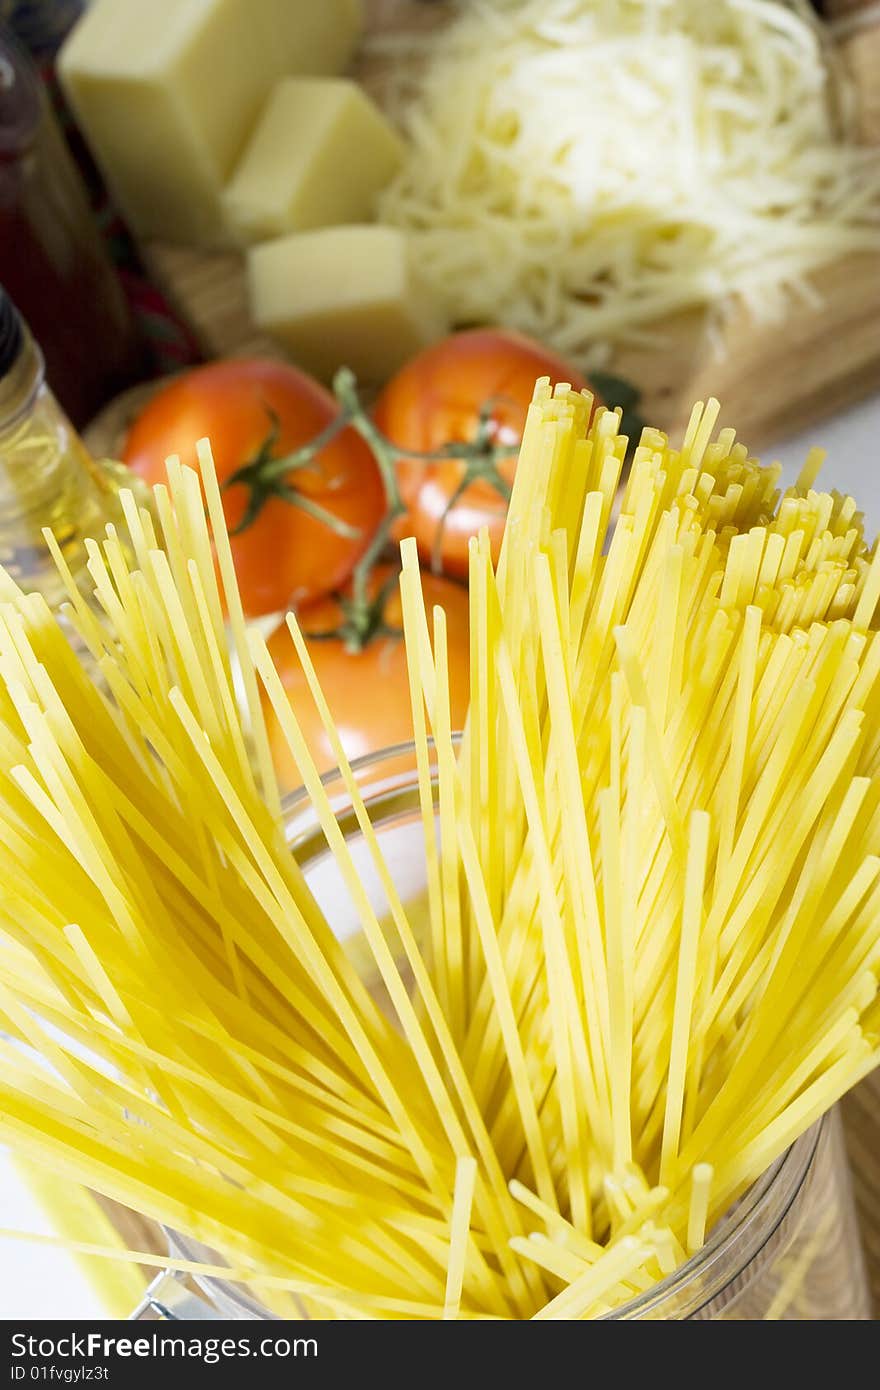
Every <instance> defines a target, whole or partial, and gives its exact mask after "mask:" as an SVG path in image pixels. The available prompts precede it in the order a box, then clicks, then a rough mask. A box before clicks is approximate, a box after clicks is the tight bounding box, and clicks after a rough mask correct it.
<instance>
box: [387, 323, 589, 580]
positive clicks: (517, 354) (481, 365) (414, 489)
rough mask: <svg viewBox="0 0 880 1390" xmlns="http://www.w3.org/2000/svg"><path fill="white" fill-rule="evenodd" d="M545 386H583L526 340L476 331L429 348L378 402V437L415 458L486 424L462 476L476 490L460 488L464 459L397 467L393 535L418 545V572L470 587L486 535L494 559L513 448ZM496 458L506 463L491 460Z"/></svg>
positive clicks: (470, 437) (465, 439) (405, 462)
mask: <svg viewBox="0 0 880 1390" xmlns="http://www.w3.org/2000/svg"><path fill="white" fill-rule="evenodd" d="M541 376H549V377H550V379H551V382H552V383H554V384H555V383H556V382H559V381H566V382H568V383H569V384H570V385H571V386H572V387H574V389H575V390H582V389H583V388H584V387H586V385H587V382H586V380H585V379H584V377H583V376H582V375H581V373H580V372H578V371H576V370H575V368H574V367H572V366H571V365H570V364H569V363H566V362H564V361H563V360H562V358H560V357H557V356H556V355H555V353H552V352H550V351H549V350H548V349H547V348H545V347H542V346H541V344H540V343H536V342H534V341H532V340H531V339H530V338H526V337H525V336H524V335H523V334H521V333H514V332H512V331H509V330H507V329H501V328H476V329H469V330H467V331H465V332H462V333H454V334H453V335H452V336H451V337H449V338H446V339H444V340H443V341H442V342H439V343H436V344H435V345H434V346H433V347H429V348H427V349H426V350H425V351H424V352H422V353H420V354H419V355H418V357H415V358H413V360H412V361H411V362H409V363H407V365H406V366H404V367H403V368H402V369H401V370H400V371H399V372H398V373H397V375H396V376H394V377H393V378H392V380H391V381H390V382H389V383H388V385H387V386H386V387H385V389H384V391H383V392H382V393H381V395H380V396H379V399H378V401H377V402H376V406H375V410H374V418H375V421H376V424H377V425H378V426H379V429H380V430H381V431H382V433H383V434H384V435H385V436H386V438H387V439H389V440H390V441H391V443H392V444H394V445H395V446H396V447H397V448H399V449H401V450H408V451H413V452H414V453H435V452H438V451H442V449H443V447H444V446H445V445H446V444H450V443H463V444H466V443H471V442H473V441H474V440H475V439H478V438H479V437H480V431H481V415H482V437H483V439H484V440H485V443H486V450H485V455H484V458H483V459H482V460H481V459H479V458H478V459H477V461H476V467H474V465H473V464H472V465H471V472H470V474H469V475H467V476H469V477H470V478H472V479H473V481H467V482H466V474H465V468H466V464H465V463H464V462H463V461H462V459H460V458H455V457H452V458H442V459H441V460H439V461H437V462H430V463H426V462H421V461H419V460H417V459H408V458H405V457H403V458H401V459H400V460H399V462H398V464H397V481H398V486H399V488H400V493H401V499H402V501H403V503H404V504H405V506H406V508H407V516H406V517H404V518H403V519H402V520H401V522H400V523H398V526H397V534H398V535H404V534H407V535H414V536H415V538H416V541H417V542H418V547H419V554H420V555H421V557H422V560H423V562H425V563H434V562H436V561H437V560H439V562H440V567H441V568H442V570H443V572H444V573H446V574H451V575H455V576H457V577H459V578H464V577H466V576H467V570H468V539H469V538H470V537H471V536H473V535H475V534H476V533H477V532H478V531H479V530H480V529H481V528H482V527H483V526H488V528H489V534H490V538H491V541H492V552H493V556H494V558H496V559H497V556H498V551H499V549H500V546H501V537H502V535H503V532H504V522H505V519H506V516H507V493H508V492H509V487H510V484H511V483H512V481H513V475H514V472H515V469H516V454H515V447H516V446H517V445H518V444H519V443H520V441H521V439H522V432H523V428H524V426H525V421H526V413H527V411H528V406H529V402H530V401H531V399H532V393H533V391H534V388H535V381H536V379H537V378H538V377H541ZM496 449H500V450H501V451H503V452H504V453H505V455H506V456H504V457H501V456H497V455H496V456H495V457H493V453H492V451H493V450H496ZM465 483H466V485H465ZM463 485H464V486H463ZM462 488H463V490H461V491H460V492H459V489H462ZM450 503H451V504H452V505H451V507H450Z"/></svg>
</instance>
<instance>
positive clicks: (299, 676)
mask: <svg viewBox="0 0 880 1390" xmlns="http://www.w3.org/2000/svg"><path fill="white" fill-rule="evenodd" d="M422 590H423V593H424V597H425V606H426V609H427V612H428V621H429V623H430V621H431V610H432V608H433V607H434V606H435V605H439V606H440V607H441V608H443V609H444V610H445V612H446V627H447V642H448V651H449V685H450V690H449V695H450V709H451V715H452V727H453V728H454V729H460V728H462V726H463V724H464V720H465V716H466V715H467V708H468V701H469V697H470V692H469V684H468V666H469V661H468V658H469V647H468V596H467V591H466V590H465V589H463V588H462V587H461V585H459V584H454V583H452V582H451V581H450V580H448V579H441V578H438V577H437V576H436V575H431V574H424V573H423V574H422ZM368 593H369V595H370V598H371V599H373V600H375V599H376V598H377V597H378V596H380V595H382V594H383V593H384V601H383V602H381V604H380V607H379V610H378V611H376V612H375V614H374V616H373V619H372V627H373V631H372V632H367V633H366V634H363V635H362V640H363V645H362V646H361V647H360V649H359V650H358V649H352V639H353V638H355V637H356V633H355V631H354V625H353V624H352V622H351V619H350V617H349V614H348V613H347V611H346V606H347V604H348V603H349V602H350V600H349V599H348V598H346V597H343V599H342V600H340V599H339V598H336V597H333V598H329V597H328V598H323V599H319V600H318V601H317V603H313V604H310V606H309V607H308V608H306V609H304V610H303V611H302V612H300V613H299V615H298V621H299V624H300V627H301V629H302V631H303V634H304V636H305V637H306V640H307V643H308V649H309V655H310V657H311V659H312V661H313V663H314V666H315V671H316V673H317V676H318V679H319V681H320V683H321V687H322V689H323V691H324V694H325V696H326V698H327V703H328V705H329V706H330V712H331V714H332V715H333V719H334V721H335V723H336V727H337V729H338V731H339V735H340V737H341V739H342V746H343V748H344V749H345V753H346V756H347V757H348V758H349V759H354V758H359V757H361V756H362V755H363V754H365V753H374V752H377V751H379V750H380V749H382V748H388V747H390V746H392V745H393V744H397V743H405V742H407V741H408V740H409V739H411V738H412V736H413V726H412V712H411V707H410V696H409V679H408V675H407V666H406V647H405V645H404V641H403V633H402V631H401V628H402V615H401V602H400V589H399V586H398V584H397V580H396V573H395V571H394V569H393V568H392V567H391V566H389V565H379V566H377V568H376V569H375V570H374V571H373V573H372V575H371V576H370V582H369V586H368ZM331 633H332V634H333V635H332V636H331V635H328V634H331ZM269 652H270V655H271V657H272V660H273V662H274V664H275V667H276V669H277V671H278V673H279V675H280V676H281V680H282V683H283V685H284V688H285V690H286V692H287V695H288V698H289V699H290V703H291V706H292V708H293V711H294V714H295V715H296V717H297V720H298V721H299V724H300V727H301V729H302V732H303V735H304V737H305V739H306V742H307V744H308V747H309V751H310V752H311V754H312V757H313V758H314V759H315V762H316V763H317V765H318V768H319V770H321V771H327V770H329V769H330V768H334V767H335V766H336V757H335V756H334V753H333V749H332V747H331V744H330V741H329V739H328V738H327V735H326V732H325V730H324V726H323V724H322V723H321V720H320V717H319V715H318V712H317V710H316V708H315V705H314V702H313V700H312V697H311V695H310V694H309V689H308V685H307V683H306V679H305V676H304V674H303V670H302V666H301V665H300V662H299V658H298V656H297V654H296V649H295V648H294V645H293V641H292V639H291V637H290V633H289V632H288V631H287V626H286V624H285V623H281V625H280V626H279V627H278V628H277V629H276V630H275V632H273V634H272V636H271V637H270V638H269ZM264 707H265V709H266V716H267V722H268V729H269V739H270V743H271V746H272V755H273V758H274V760H275V766H276V768H277V771H278V775H279V780H280V782H281V785H282V788H283V789H284V790H290V789H291V788H292V787H295V786H299V784H300V783H301V782H302V777H301V776H300V773H299V769H298V768H297V766H296V764H295V762H294V760H293V757H292V755H291V753H290V750H289V748H288V745H287V741H286V739H285V737H284V734H283V733H282V731H281V728H280V726H279V725H278V722H277V720H276V718H275V715H274V713H273V711H272V708H271V706H270V704H269V701H268V699H264Z"/></svg>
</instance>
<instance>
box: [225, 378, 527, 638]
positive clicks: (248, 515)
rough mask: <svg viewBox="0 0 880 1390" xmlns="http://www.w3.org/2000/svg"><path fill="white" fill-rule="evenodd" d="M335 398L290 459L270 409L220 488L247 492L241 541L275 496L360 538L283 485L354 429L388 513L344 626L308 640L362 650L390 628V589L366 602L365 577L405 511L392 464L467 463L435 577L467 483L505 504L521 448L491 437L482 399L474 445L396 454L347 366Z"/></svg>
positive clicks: (455, 443)
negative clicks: (332, 412)
mask: <svg viewBox="0 0 880 1390" xmlns="http://www.w3.org/2000/svg"><path fill="white" fill-rule="evenodd" d="M333 394H334V395H335V397H336V400H337V402H338V403H339V407H340V409H339V414H338V415H337V416H335V417H334V419H333V420H331V421H330V423H329V424H328V425H326V426H325V428H324V429H323V430H321V431H320V433H319V434H317V435H315V437H314V439H311V440H310V441H309V442H308V444H304V445H303V446H302V447H301V448H299V449H295V450H293V451H292V452H291V453H289V454H283V455H278V456H276V455H275V454H274V449H275V447H276V445H277V443H278V438H279V435H280V422H279V420H278V417H277V415H275V413H274V412H273V411H271V410H268V408H267V413H268V415H269V419H270V426H271V428H270V430H269V432H268V434H267V436H266V438H265V440H264V441H263V442H262V444H261V445H260V448H259V451H258V452H257V455H256V457H255V458H253V459H252V460H250V461H249V462H248V463H246V464H244V465H243V466H242V467H241V468H239V469H238V470H237V471H236V472H235V473H232V474H231V475H230V476H229V477H228V478H227V479H226V482H225V483H224V490H225V489H227V488H230V487H233V486H244V487H247V488H248V489H249V496H248V501H247V505H246V507H245V510H244V514H243V516H242V519H241V521H240V522H239V523H238V525H237V526H236V527H235V528H234V529H233V530H232V531H231V532H230V534H231V535H239V534H240V533H241V532H242V531H245V530H246V529H247V528H248V527H249V526H251V525H253V523H254V522H255V521H256V520H257V518H258V517H259V515H260V513H261V511H262V510H263V507H264V506H265V505H266V503H267V502H268V501H269V499H270V498H271V497H278V498H280V499H281V500H282V501H285V502H289V503H290V504H291V505H292V506H297V507H299V508H300V509H301V510H303V511H305V512H306V513H307V515H309V516H312V517H313V518H314V519H315V520H317V521H321V522H322V523H323V524H324V525H326V526H328V527H330V529H331V530H333V531H335V532H336V533H337V534H338V535H342V536H345V537H347V538H351V539H355V538H357V537H358V536H359V535H360V534H361V533H360V532H359V531H357V530H356V529H355V528H354V527H352V526H349V525H348V524H347V523H346V522H344V521H342V520H341V519H340V518H339V517H335V516H333V514H332V513H330V512H328V511H326V510H325V508H323V507H321V506H320V504H319V503H317V502H315V501H314V500H313V499H312V498H310V497H307V496H306V495H305V494H304V493H302V492H301V491H300V490H299V489H298V488H296V487H295V486H294V485H293V484H291V483H290V482H288V479H289V477H290V475H291V474H292V473H297V472H299V471H300V470H303V469H315V468H316V467H317V468H319V467H320V465H319V464H318V463H317V460H318V456H319V455H320V453H321V450H322V449H324V448H326V446H327V445H328V444H330V443H332V441H333V440H334V439H335V438H336V437H337V435H339V434H341V433H342V431H343V430H346V429H353V430H355V431H356V432H357V433H358V434H359V435H360V437H361V438H362V439H363V441H364V443H365V444H366V445H367V447H368V449H369V450H370V453H371V454H372V456H373V458H374V459H375V461H376V466H377V468H378V470H379V474H380V476H381V479H382V486H383V488H384V492H385V502H386V508H385V515H384V517H383V518H382V521H381V522H380V523H379V526H378V527H377V529H376V531H375V533H374V535H373V536H372V537H371V539H370V543H369V545H368V546H367V548H366V550H365V551H364V553H363V555H362V556H361V558H360V560H358V562H357V564H356V565H355V567H354V570H353V572H352V578H351V597H350V598H345V599H340V600H339V601H340V604H341V606H342V611H343V615H344V620H343V622H342V624H341V625H340V627H339V628H338V629H335V630H334V631H333V632H332V633H330V632H322V633H315V634H311V635H312V636H315V637H324V638H326V637H331V636H339V637H342V639H343V640H344V641H345V644H346V646H348V647H350V648H352V649H359V648H360V647H363V646H364V645H365V644H366V643H367V642H368V641H369V640H370V638H371V637H373V636H374V635H376V633H377V632H379V631H386V630H387V629H386V627H385V624H384V621H383V619H382V611H383V609H384V604H385V600H386V598H387V596H388V592H390V586H389V585H388V584H384V585H383V586H382V589H381V591H380V592H379V593H378V594H377V595H376V596H375V597H373V598H371V597H370V592H369V588H370V575H371V574H372V572H373V569H374V567H375V565H376V562H377V561H378V560H379V558H380V557H381V555H382V552H383V551H384V549H385V547H386V545H387V544H388V541H389V539H390V536H391V531H392V528H393V526H394V523H395V522H396V521H397V520H398V519H399V518H400V517H402V516H405V515H406V511H407V508H406V506H405V505H404V502H403V499H402V498H401V495H400V488H399V487H398V484H397V467H396V465H397V462H398V460H399V459H407V460H412V461H413V462H416V463H426V464H427V463H442V462H443V461H444V460H446V459H458V460H460V461H461V462H462V463H463V464H464V470H463V473H462V476H461V478H460V479H459V481H458V483H457V484H456V487H455V489H454V490H453V492H452V494H451V495H450V497H449V500H448V502H447V504H446V506H445V508H444V510H443V513H442V515H441V517H440V519H439V521H438V525H437V533H436V536H435V538H434V545H433V553H432V569H434V571H435V572H436V571H439V569H440V559H441V548H442V543H443V534H444V529H445V526H446V521H447V518H448V517H449V514H450V512H451V511H452V509H453V508H454V507H455V506H456V504H457V503H458V501H459V499H460V497H461V496H462V494H463V493H464V491H465V490H466V488H468V487H469V486H470V484H471V483H473V482H476V481H478V480H481V481H484V482H487V483H489V484H490V486H491V487H493V488H494V489H495V490H496V491H497V493H498V495H499V496H500V497H502V498H503V499H504V500H505V501H508V500H509V499H510V486H509V484H508V483H507V481H506V480H505V479H504V477H503V476H502V474H501V472H500V469H499V466H498V465H499V463H500V462H501V461H502V460H504V459H507V458H512V457H514V456H515V455H516V454H517V453H518V452H519V446H518V445H517V444H498V443H496V442H495V440H494V439H493V438H492V433H493V420H492V415H493V408H494V405H495V402H493V401H486V402H485V403H484V404H483V406H482V408H481V410H480V415H479V421H478V424H477V430H476V433H475V435H474V438H473V439H471V440H468V441H461V440H451V441H450V442H449V443H448V444H444V445H443V446H442V448H440V449H437V450H433V451H431V452H420V451H417V450H413V449H404V448H401V447H400V446H398V445H397V444H394V443H392V441H391V440H390V439H388V438H387V437H386V436H385V435H384V434H383V433H382V431H381V430H380V429H379V428H378V426H377V425H376V423H375V421H374V420H373V418H372V416H371V415H370V413H369V412H368V411H367V410H366V409H365V408H364V406H363V404H362V402H361V398H360V393H359V391H358V385H357V380H356V378H355V375H354V373H353V372H352V371H351V370H350V368H348V367H341V368H340V369H339V371H338V372H337V373H336V375H335V377H334V378H333Z"/></svg>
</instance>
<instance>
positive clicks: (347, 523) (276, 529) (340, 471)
mask: <svg viewBox="0 0 880 1390" xmlns="http://www.w3.org/2000/svg"><path fill="white" fill-rule="evenodd" d="M337 414H338V406H337V404H336V402H335V401H334V399H333V397H332V396H331V395H330V393H329V392H328V391H325V390H324V388H323V386H319V385H318V383H317V382H316V381H313V380H312V379H311V377H308V376H305V375H304V373H302V372H300V371H298V370H297V369H296V367H291V366H288V365H287V364H285V363H283V362H273V361H269V360H266V361H262V360H259V359H241V360H230V361H228V362H215V363H212V364H210V365H209V366H207V367H198V368H196V369H195V371H191V372H187V373H185V374H184V375H183V376H181V377H178V378H177V379H176V380H175V381H173V382H171V384H170V385H169V386H166V387H165V389H164V390H162V391H160V392H159V394H158V395H156V396H154V397H153V399H152V400H151V401H150V402H149V403H148V404H147V406H146V407H145V409H144V410H143V411H142V413H141V414H140V415H139V416H138V418H137V420H136V421H135V423H134V424H133V426H132V427H131V430H130V431H129V435H128V439H127V440H126V444H125V450H124V459H125V462H126V463H127V464H128V465H129V466H130V467H131V468H133V469H134V470H135V472H137V473H139V474H140V475H141V476H142V477H143V478H145V479H146V480H147V481H148V482H149V483H157V482H163V481H164V480H165V459H166V458H167V457H168V455H169V454H180V456H181V459H182V461H183V462H184V463H193V462H194V461H195V445H196V442H197V440H199V439H201V438H203V437H204V436H205V435H207V436H208V438H209V439H210V441H211V448H212V449H213V452H214V461H215V463H216V465H217V474H218V477H219V479H220V482H221V484H222V483H224V482H225V481H226V480H227V479H229V478H230V477H231V476H232V475H233V474H234V473H236V472H237V471H238V470H239V469H240V468H242V467H244V466H245V465H247V464H250V463H253V462H254V460H256V459H258V458H260V457H261V452H262V456H263V457H266V458H271V459H280V458H284V457H285V456H286V455H288V454H291V453H292V452H293V451H294V450H296V449H299V448H301V447H302V446H303V445H306V444H308V443H309V442H310V441H311V440H312V439H314V438H315V436H316V435H317V434H318V433H319V432H320V431H321V430H323V429H324V428H325V427H326V426H327V425H328V424H329V423H330V421H331V420H333V419H334V418H335V417H336V415H337ZM281 482H282V484H286V485H287V486H288V487H289V488H291V489H293V492H291V493H290V494H289V497H288V498H287V499H285V498H282V497H280V496H278V495H277V494H274V493H273V495H271V496H269V497H268V498H267V500H266V501H265V503H264V505H263V507H262V509H261V510H260V512H259V515H258V516H256V518H255V519H254V520H253V522H251V523H250V524H248V525H247V526H246V527H245V529H243V530H242V531H241V532H240V533H239V534H238V535H233V536H232V552H233V556H234V559H235V569H236V574H237V575H238V583H239V587H240V589H241V597H242V602H243V604H244V609H245V612H246V613H247V614H248V615H249V616H250V617H257V616H259V615H260V614H263V613H273V612H276V611H277V610H278V609H280V608H286V607H289V606H291V605H300V604H305V603H308V602H310V601H311V600H313V599H315V598H317V597H319V596H320V595H321V594H326V593H329V592H330V591H331V590H333V589H337V588H339V586H340V585H341V584H344V582H345V580H346V579H347V578H348V576H349V574H350V573H351V571H352V569H353V567H354V565H355V563H356V562H357V560H358V559H359V557H360V556H361V555H362V554H363V552H364V550H365V549H366V547H367V545H368V543H369V541H370V538H371V536H372V535H373V533H374V531H375V529H376V526H377V525H378V523H379V521H380V520H381V518H382V516H383V514H384V511H385V494H384V489H383V486H382V480H381V476H380V474H379V470H378V468H377V466H376V463H375V460H374V458H373V456H372V454H371V453H370V450H369V449H368V448H367V446H366V445H365V444H364V443H363V441H362V440H361V439H360V437H359V436H358V435H357V434H355V432H354V431H353V430H350V429H347V430H344V431H343V432H342V433H340V434H339V435H337V436H336V437H335V438H334V439H333V440H332V441H331V442H330V443H329V444H328V445H327V446H326V447H325V448H324V449H322V450H321V452H320V454H318V456H317V457H316V458H315V459H314V460H313V461H312V462H311V463H310V464H309V465H308V466H307V467H305V468H300V469H297V470H296V471H292V472H290V473H287V474H286V475H284V476H283V477H282V479H281ZM251 495H252V494H251V489H250V487H249V486H247V485H246V484H244V483H234V484H233V485H232V486H230V487H229V489H228V490H227V491H225V492H224V494H223V510H224V512H225V515H226V524H227V526H228V527H229V530H230V532H233V531H234V530H235V528H236V527H237V526H239V525H240V524H241V523H242V521H243V519H244V517H245V513H246V510H247V507H248V503H249V500H250V498H251ZM298 497H301V498H302V503H301V504H299V505H298V504H297V498H298ZM309 508H311V509H312V512H311V514H309V511H308V510H307V509H309ZM315 508H318V509H320V511H319V512H318V513H317V514H316V513H315V511H314V509H315ZM325 514H326V516H327V517H329V518H330V519H332V521H333V522H334V523H335V525H336V526H338V527H339V530H338V531H337V530H334V527H333V525H332V524H330V521H328V520H325V519H322V518H323V516H324V515H325Z"/></svg>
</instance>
